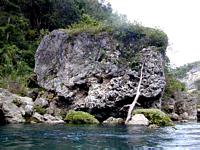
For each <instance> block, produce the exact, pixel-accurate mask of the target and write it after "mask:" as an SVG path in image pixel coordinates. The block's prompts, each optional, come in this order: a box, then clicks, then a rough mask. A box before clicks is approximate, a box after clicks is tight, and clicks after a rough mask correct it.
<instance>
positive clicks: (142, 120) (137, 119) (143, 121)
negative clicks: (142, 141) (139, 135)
mask: <svg viewBox="0 0 200 150" xmlns="http://www.w3.org/2000/svg"><path fill="white" fill-rule="evenodd" d="M128 124H130V125H146V126H147V125H149V120H148V119H147V118H146V117H145V116H144V115H143V114H135V115H134V116H133V117H132V119H131V120H130V121H129V122H128Z"/></svg>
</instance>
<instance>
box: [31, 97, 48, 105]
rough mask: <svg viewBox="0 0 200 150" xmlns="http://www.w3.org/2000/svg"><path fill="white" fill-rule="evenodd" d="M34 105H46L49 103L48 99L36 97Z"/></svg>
mask: <svg viewBox="0 0 200 150" xmlns="http://www.w3.org/2000/svg"><path fill="white" fill-rule="evenodd" d="M34 105H35V106H36V105H38V106H41V107H47V106H48V105H49V103H48V101H47V100H46V99H44V98H37V99H36V100H35V101H34Z"/></svg>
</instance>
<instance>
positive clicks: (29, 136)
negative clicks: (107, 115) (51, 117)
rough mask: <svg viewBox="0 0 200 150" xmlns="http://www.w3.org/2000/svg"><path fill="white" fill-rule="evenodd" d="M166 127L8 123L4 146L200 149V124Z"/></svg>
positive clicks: (26, 149) (0, 134)
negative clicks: (174, 127)
mask: <svg viewBox="0 0 200 150" xmlns="http://www.w3.org/2000/svg"><path fill="white" fill-rule="evenodd" d="M176 128H177V130H175V129H173V128H171V127H166V128H158V129H149V128H147V127H142V126H102V125H85V126H83V125H82V126H74V125H44V124H35V125H30V124H27V125H22V124H16V125H6V126H0V149H9V150H10V149H20V150H35V149H37V150H44V149H48V150H53V149H58V150H59V149H67V150H70V149H81V150H85V149H87V150H90V149H91V150H93V149H106V150H110V149H111V150H124V149H199V148H200V141H199V139H200V124H198V123H188V124H177V125H176Z"/></svg>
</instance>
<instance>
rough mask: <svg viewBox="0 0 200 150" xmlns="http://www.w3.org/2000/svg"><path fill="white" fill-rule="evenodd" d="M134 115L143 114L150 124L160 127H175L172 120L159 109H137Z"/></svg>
mask: <svg viewBox="0 0 200 150" xmlns="http://www.w3.org/2000/svg"><path fill="white" fill-rule="evenodd" d="M133 114H143V115H144V116H145V117H146V118H147V119H149V121H150V124H156V125H158V126H173V123H172V121H171V119H170V118H169V117H168V116H167V115H166V114H165V113H164V112H162V111H160V110H159V109H136V110H134V111H133Z"/></svg>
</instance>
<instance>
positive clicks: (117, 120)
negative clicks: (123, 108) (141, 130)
mask: <svg viewBox="0 0 200 150" xmlns="http://www.w3.org/2000/svg"><path fill="white" fill-rule="evenodd" d="M103 124H110V125H117V124H124V120H123V119H122V118H114V117H109V118H108V119H106V120H105V121H103Z"/></svg>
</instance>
